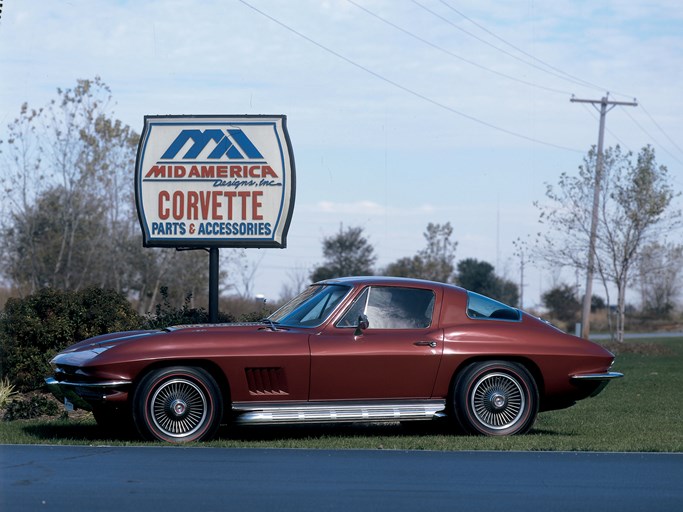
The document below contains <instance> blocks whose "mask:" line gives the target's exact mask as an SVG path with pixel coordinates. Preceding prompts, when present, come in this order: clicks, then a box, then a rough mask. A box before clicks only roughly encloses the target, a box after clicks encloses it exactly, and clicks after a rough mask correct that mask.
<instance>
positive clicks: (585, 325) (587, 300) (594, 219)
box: [570, 93, 638, 339]
mask: <svg viewBox="0 0 683 512" xmlns="http://www.w3.org/2000/svg"><path fill="white" fill-rule="evenodd" d="M608 98H609V93H607V94H605V96H603V97H602V98H601V99H599V100H580V99H578V98H575V97H574V96H572V98H571V100H570V101H571V102H572V103H590V104H592V105H593V106H594V107H595V108H596V109H597V108H598V107H597V106H596V105H597V104H598V103H599V104H600V130H599V132H598V158H597V161H596V163H595V186H594V189H593V214H592V216H591V231H590V238H589V240H588V268H587V269H586V293H585V295H584V296H583V307H582V310H581V337H582V338H585V339H588V336H589V335H590V314H591V299H592V297H593V273H594V270H595V269H594V267H595V240H596V238H597V233H598V212H599V209H600V185H601V181H602V166H603V155H602V152H603V144H604V140H605V117H607V112H609V111H610V110H612V109H613V108H614V107H616V106H617V105H624V106H628V107H637V106H638V103H637V102H636V101H635V100H634V101H611V100H609V99H608Z"/></svg>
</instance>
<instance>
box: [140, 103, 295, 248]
mask: <svg viewBox="0 0 683 512" xmlns="http://www.w3.org/2000/svg"><path fill="white" fill-rule="evenodd" d="M295 182H296V180H295V171H294V156H293V154H292V149H291V145H290V141H289V135H288V133H287V126H286V116H284V115H273V116H260V115H258V116H256V115H243V116H145V126H144V129H143V132H142V137H141V138H140V145H139V146H138V155H137V161H136V164H135V201H136V204H137V210H138V217H139V220H140V225H141V227H142V234H143V244H144V245H145V247H281V248H283V247H286V245H287V231H288V229H289V223H290V220H291V216H292V212H293V210H294V196H295Z"/></svg>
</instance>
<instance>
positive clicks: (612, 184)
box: [539, 146, 680, 341]
mask: <svg viewBox="0 0 683 512" xmlns="http://www.w3.org/2000/svg"><path fill="white" fill-rule="evenodd" d="M596 161H597V151H596V149H595V148H592V149H591V151H589V153H588V155H587V157H586V158H585V159H584V164H583V165H582V166H580V167H579V174H578V176H570V175H568V174H566V173H565V174H562V175H561V177H560V181H559V184H558V187H557V188H554V187H553V186H551V185H548V186H547V190H546V197H547V198H548V199H549V200H550V202H551V204H550V205H539V208H540V211H541V212H540V217H541V222H546V223H548V224H549V226H550V228H551V229H549V230H547V233H548V234H547V235H546V237H545V241H544V252H545V256H546V258H547V260H548V261H549V262H550V263H551V264H554V265H559V266H565V265H568V266H572V267H573V268H576V269H579V270H582V271H585V270H586V264H587V257H586V254H587V252H588V247H589V236H590V233H589V229H590V216H591V211H592V203H593V190H594V184H595V172H594V170H595V166H596ZM675 196H676V194H675V193H674V191H673V187H672V185H671V183H670V178H669V176H668V171H667V169H666V167H664V166H658V165H657V164H656V161H655V154H654V150H653V149H652V148H651V147H650V146H646V147H644V148H643V149H642V150H641V151H640V153H639V154H638V155H637V158H636V161H635V162H633V161H632V154H631V153H627V154H623V153H622V152H621V149H620V148H619V146H616V147H615V148H613V149H612V148H608V149H607V150H605V152H604V159H603V187H602V190H601V195H600V211H599V223H598V229H597V237H596V247H595V260H596V270H597V271H598V273H599V275H600V277H601V279H602V282H603V285H604V287H605V293H608V291H609V289H608V285H609V284H612V285H614V287H615V288H616V290H617V315H616V321H617V323H616V339H617V341H623V334H624V323H625V307H626V290H627V287H628V285H629V284H630V283H631V281H632V280H633V278H634V272H633V271H634V267H635V265H636V262H637V261H638V257H639V254H640V252H641V251H642V248H643V247H645V246H646V245H647V244H648V243H649V242H652V241H654V240H657V239H661V238H663V234H664V233H666V232H668V231H669V230H671V229H673V228H674V227H675V226H677V225H678V221H679V218H680V212H679V211H671V210H670V205H671V202H672V200H673V198H674V197H675Z"/></svg>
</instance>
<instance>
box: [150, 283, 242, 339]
mask: <svg viewBox="0 0 683 512" xmlns="http://www.w3.org/2000/svg"><path fill="white" fill-rule="evenodd" d="M160 293H161V298H162V302H161V303H159V304H157V305H156V307H155V309H154V314H153V315H152V314H148V315H147V318H146V319H145V322H144V327H145V328H146V329H163V328H164V327H170V326H172V325H191V324H208V323H209V313H208V311H206V310H205V309H204V308H191V307H190V301H191V300H192V295H191V294H188V295H187V296H186V297H185V303H184V304H183V306H182V307H181V308H175V307H173V306H171V303H170V301H169V298H168V288H167V287H165V286H162V287H161V290H160ZM218 321H219V322H222V323H225V322H234V321H235V318H234V317H233V316H232V315H230V314H229V313H227V314H226V313H219V314H218Z"/></svg>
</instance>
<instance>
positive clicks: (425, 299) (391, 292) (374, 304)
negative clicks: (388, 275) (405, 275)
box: [337, 286, 434, 329]
mask: <svg viewBox="0 0 683 512" xmlns="http://www.w3.org/2000/svg"><path fill="white" fill-rule="evenodd" d="M433 311H434V292H433V291H431V290H425V289H422V288H398V287H394V286H372V287H368V288H366V289H365V290H364V291H363V293H361V294H360V296H359V297H358V298H357V299H356V300H355V301H354V303H353V304H352V305H351V307H350V308H349V310H348V311H347V312H346V314H345V315H344V316H343V317H342V319H341V320H340V321H339V322H338V323H337V327H355V326H356V325H358V317H359V316H360V315H361V314H365V315H367V317H368V320H369V321H370V326H369V328H370V329H424V328H426V327H429V326H430V325H431V323H432V312H433Z"/></svg>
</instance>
